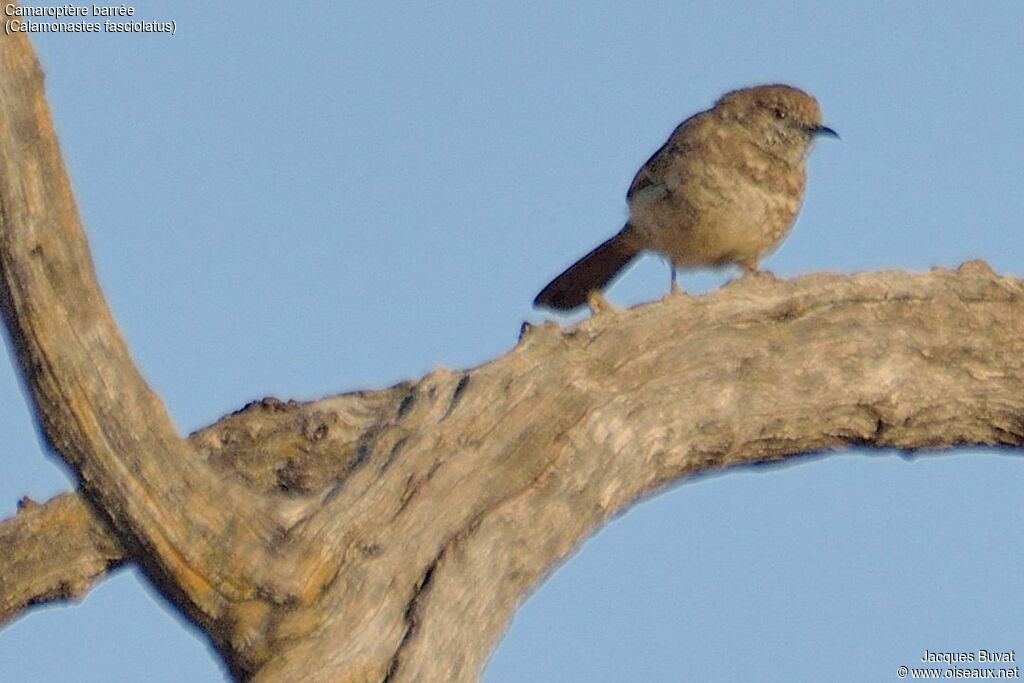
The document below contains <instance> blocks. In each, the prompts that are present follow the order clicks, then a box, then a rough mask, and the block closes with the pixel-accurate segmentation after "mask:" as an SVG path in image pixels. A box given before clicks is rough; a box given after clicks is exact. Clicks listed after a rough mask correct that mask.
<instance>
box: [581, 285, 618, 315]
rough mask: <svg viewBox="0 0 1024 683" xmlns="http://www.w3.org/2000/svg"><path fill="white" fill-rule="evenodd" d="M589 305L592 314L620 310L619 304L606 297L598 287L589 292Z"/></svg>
mask: <svg viewBox="0 0 1024 683" xmlns="http://www.w3.org/2000/svg"><path fill="white" fill-rule="evenodd" d="M587 305H588V306H590V313H591V315H599V314H601V313H606V312H608V311H617V310H619V309H618V307H617V306H615V305H614V304H613V303H612V302H610V301H608V299H606V298H605V297H604V294H602V293H601V292H599V291H598V290H596V289H595V290H593V291H592V292H590V293H589V294H587Z"/></svg>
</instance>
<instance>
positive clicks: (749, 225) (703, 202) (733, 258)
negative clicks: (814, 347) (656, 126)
mask: <svg viewBox="0 0 1024 683" xmlns="http://www.w3.org/2000/svg"><path fill="white" fill-rule="evenodd" d="M714 142H716V143H718V144H711V145H708V146H707V147H706V148H705V149H703V150H692V149H691V150H690V152H698V151H700V152H702V153H699V154H696V153H688V154H686V155H680V159H678V160H677V162H678V163H674V164H670V165H667V166H666V168H665V170H664V171H663V173H662V177H661V178H660V179H659V182H658V187H656V188H651V189H650V191H647V192H643V193H638V194H637V195H635V196H634V197H633V199H632V201H631V202H630V222H631V223H632V224H633V227H634V230H636V232H637V233H638V234H639V235H640V236H641V237H642V239H643V240H644V243H645V244H646V245H647V248H649V249H651V250H654V251H658V252H661V253H662V254H664V255H666V256H667V257H669V258H671V259H672V260H673V261H675V263H676V264H677V265H679V266H683V267H686V266H718V265H725V264H728V263H737V262H756V261H757V260H758V259H759V258H761V256H762V255H764V254H765V253H766V252H768V251H770V250H771V249H773V248H774V247H775V246H777V245H778V243H779V242H780V241H781V240H782V239H783V237H785V235H786V233H788V232H789V229H790V228H791V227H792V225H793V221H794V220H795V219H796V215H797V213H798V212H799V210H800V204H801V202H802V200H803V191H804V182H805V175H804V169H803V167H802V166H800V167H793V166H790V165H788V164H785V163H782V162H781V161H779V160H777V159H775V158H773V157H771V156H769V155H767V154H765V153H764V152H762V151H761V150H759V149H757V148H753V149H750V148H746V147H744V146H742V145H731V146H730V145H725V144H722V143H730V142H735V141H730V140H715V141H714Z"/></svg>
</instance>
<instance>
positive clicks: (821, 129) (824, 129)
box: [808, 126, 842, 140]
mask: <svg viewBox="0 0 1024 683" xmlns="http://www.w3.org/2000/svg"><path fill="white" fill-rule="evenodd" d="M808 132H810V134H811V135H827V136H828V137H830V138H836V139H837V140H841V139H842V138H840V137H839V133H837V132H835V131H834V130H832V129H831V128H829V127H828V126H811V127H810V128H808Z"/></svg>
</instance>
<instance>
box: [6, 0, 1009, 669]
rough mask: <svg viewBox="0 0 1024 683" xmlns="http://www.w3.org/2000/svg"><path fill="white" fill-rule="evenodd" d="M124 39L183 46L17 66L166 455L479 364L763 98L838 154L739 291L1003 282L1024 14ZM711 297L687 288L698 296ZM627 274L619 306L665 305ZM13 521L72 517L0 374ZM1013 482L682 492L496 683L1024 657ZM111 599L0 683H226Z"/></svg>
mask: <svg viewBox="0 0 1024 683" xmlns="http://www.w3.org/2000/svg"><path fill="white" fill-rule="evenodd" d="M636 5H637V3H625V2H623V3H607V2H589V3H522V2H517V3H512V2H508V3H470V2H461V3H451V2H448V3H429V4H428V3H416V4H415V5H414V4H413V3H404V4H399V3H354V2H334V3H328V2H310V3H299V4H298V5H293V6H288V7H287V9H286V10H282V9H281V5H280V4H279V3H273V4H271V3H261V2H244V3H243V2H235V1H233V0H232V1H228V0H224V1H222V2H218V3H194V4H193V5H188V6H187V5H186V4H185V3H158V2H139V3H137V4H135V5H134V6H135V8H136V18H137V19H146V20H161V21H163V20H171V19H173V20H174V21H176V23H177V33H176V35H173V36H168V35H163V34H154V35H116V36H103V35H88V36H81V35H80V36H71V35H49V36H43V35H40V36H37V37H35V38H34V41H33V42H34V44H35V45H36V48H37V50H38V51H39V54H40V58H41V60H42V63H43V66H44V69H45V71H46V84H47V91H48V95H49V100H50V104H51V107H52V110H53V114H54V118H55V120H56V124H57V127H58V132H59V134H60V138H61V143H62V147H63V150H64V155H65V159H66V161H67V165H68V169H69V172H70V174H71V178H72V183H73V186H74V188H75V191H76V196H77V199H78V202H79V206H80V209H81V212H82V216H83V220H84V222H85V225H86V230H87V232H88V235H89V239H90V243H91V245H92V249H93V256H94V259H95V263H96V267H97V269H98V272H99V276H100V280H101V282H102V284H103V287H104V290H105V293H106V296H107V298H108V301H109V302H110V305H111V307H112V309H113V311H114V314H115V316H116V318H117V319H118V321H119V323H120V325H121V327H122V330H123V331H124V334H125V336H126V337H127V339H128V341H129V344H130V345H131V348H132V350H133V353H134V355H135V358H136V360H137V362H138V364H139V366H140V367H141V369H142V370H143V372H144V373H145V375H146V377H147V378H148V380H149V381H150V382H151V384H152V385H153V386H154V388H155V389H156V390H157V391H158V392H159V393H160V394H161V395H162V396H163V398H164V400H165V402H166V403H167V406H168V408H169V410H170V412H171V414H172V415H173V417H174V419H175V420H176V422H177V424H178V426H179V428H180V429H181V431H182V432H183V433H187V432H190V431H192V430H194V429H196V428H198V427H201V426H203V425H205V424H208V423H209V422H212V421H213V420H215V419H216V418H218V417H219V416H221V415H222V414H224V413H226V412H229V411H232V410H234V409H237V408H238V407H240V406H242V405H243V404H245V403H246V402H248V401H250V400H252V399H255V398H259V397H262V396H266V395H274V396H278V397H281V398H296V399H313V398H317V397H320V396H324V395H328V394H333V393H339V392H344V391H351V390H356V389H366V388H375V387H384V386H388V385H390V384H393V383H395V382H397V381H401V380H404V379H409V378H415V377H418V376H420V375H422V374H423V373H425V372H428V371H430V370H431V369H433V368H436V367H439V366H444V367H449V368H462V367H468V366H472V365H475V364H479V363H482V362H485V361H487V360H488V359H492V358H494V357H496V356H499V355H501V354H502V353H504V352H505V351H506V350H508V349H509V348H510V347H511V346H512V345H513V344H514V343H515V340H516V337H517V335H518V332H519V327H520V323H521V322H522V321H523V320H531V321H538V320H542V319H544V318H545V315H544V314H542V313H540V312H537V311H533V310H532V309H531V308H530V302H531V300H532V299H533V296H534V295H535V294H536V293H537V291H538V290H539V289H540V288H541V287H542V286H543V285H544V284H545V283H546V282H547V281H548V280H549V279H550V278H551V277H552V276H554V275H555V274H557V273H558V272H559V271H560V270H561V269H562V268H563V267H565V266H566V265H568V264H569V263H570V262H571V261H573V260H574V259H575V258H577V257H579V256H581V255H582V254H583V253H585V252H586V251H587V250H589V249H590V248H591V247H593V246H594V245H596V244H597V243H598V242H599V241H600V240H602V239H604V238H605V237H607V236H609V235H611V234H612V233H613V232H614V231H615V230H617V229H618V228H619V227H620V225H621V223H622V221H623V219H624V217H625V203H624V195H625V191H626V188H627V187H628V185H629V182H630V180H631V179H632V176H633V174H634V172H635V171H636V169H637V168H638V166H639V165H640V164H641V163H643V161H644V160H646V159H647V157H648V156H649V155H650V154H651V153H652V152H653V151H654V150H655V149H657V148H658V147H659V146H660V145H661V143H662V142H663V140H664V138H665V137H666V136H667V135H668V134H669V132H671V130H672V128H673V127H674V126H675V125H676V124H677V123H678V122H679V121H680V120H681V119H683V118H684V117H686V116H688V115H689V114H692V113H693V112H695V111H697V110H699V109H703V108H705V107H707V106H709V105H710V104H711V103H712V102H713V101H714V100H715V99H716V98H717V97H718V96H719V95H720V94H721V93H722V92H724V91H726V90H729V89H732V88H735V87H739V86H743V85H751V84H757V83H764V82H779V81H781V82H787V83H791V84H794V85H797V86H800V87H802V88H804V89H806V90H808V91H809V92H811V93H813V94H814V95H816V96H817V97H818V99H819V101H820V102H821V106H822V109H823V111H824V113H825V119H826V121H827V122H828V123H829V125H831V126H832V127H834V128H836V129H837V130H838V131H839V132H840V133H841V134H842V136H843V139H842V141H832V140H823V141H822V142H820V143H819V144H818V145H817V147H816V149H815V150H814V153H813V154H812V157H811V160H810V164H809V176H810V180H809V187H808V195H807V200H806V202H805V205H804V209H803V211H802V214H801V216H800V219H799V221H798V223H797V226H796V228H795V230H794V231H793V233H792V234H791V235H790V236H789V238H788V239H787V241H786V242H785V243H784V244H783V246H782V247H781V249H780V250H779V251H778V252H777V253H776V254H775V255H773V256H772V257H771V258H770V259H768V260H767V261H766V262H765V263H764V264H763V265H764V267H766V268H768V269H770V270H772V271H773V272H775V273H776V274H777V275H779V276H782V277H788V276H793V275H797V274H800V273H805V272H812V271H837V272H851V271H858V270H877V269H885V268H906V269H911V270H917V271H922V270H927V269H928V268H930V267H932V266H936V265H941V266H946V267H954V266H956V265H958V264H959V263H960V262H962V261H964V260H966V259H969V258H976V257H980V258H984V259H986V260H987V261H988V262H989V263H990V264H992V266H993V267H994V268H995V269H996V270H997V271H999V272H1002V273H1006V274H1012V275H1016V276H1018V277H1019V276H1021V275H1022V268H1021V263H1020V258H1021V254H1024V230H1022V227H1021V226H1024V191H1022V173H1021V170H1020V169H1021V168H1022V165H1024V125H1022V123H1021V117H1022V112H1024V79H1022V78H1021V72H1022V70H1024V52H1022V50H1021V49H1020V35H1021V27H1022V26H1024V5H1022V4H1020V3H1017V2H1002V3H1000V2H985V3H971V4H968V3H946V4H943V5H939V4H936V3H925V2H901V3H889V2H866V3H844V4H843V5H840V4H839V3H819V2H808V3H785V4H784V3H750V2H744V3H730V2H723V3H707V2H701V3H686V2H647V3H643V4H642V6H641V7H639V8H638V7H637V6H636ZM734 274H735V273H732V272H729V271H725V272H717V273H698V274H688V275H684V276H683V280H682V284H683V286H684V287H686V288H687V289H690V290H694V291H703V290H707V289H710V288H715V287H718V286H719V285H721V284H722V283H723V282H724V281H726V280H727V279H728V278H729V277H732V276H733V275H734ZM666 285H667V269H666V267H665V266H664V264H663V263H661V262H660V261H659V260H658V259H656V258H647V259H645V260H644V261H642V262H641V263H640V264H638V265H637V266H636V267H634V269H633V270H632V271H631V272H630V273H629V274H628V275H627V276H626V277H625V278H623V280H622V281H621V282H620V283H619V284H618V285H617V286H616V287H615V288H614V289H613V290H612V292H611V295H610V298H611V299H612V300H613V301H615V302H617V303H619V304H623V305H628V304H632V303H636V302H640V301H645V300H650V299H653V298H656V297H658V296H660V295H661V294H662V293H663V292H664V289H665V287H666ZM0 431H2V433H3V434H4V440H3V448H2V449H0V471H2V472H3V473H4V474H3V477H0V511H2V514H3V516H9V515H11V514H13V512H14V509H15V503H16V501H17V499H18V497H20V496H22V495H31V496H32V497H34V498H36V499H38V500H42V499H46V498H48V497H50V496H52V495H54V494H55V493H57V492H59V491H62V490H66V489H67V488H69V487H70V486H71V485H72V484H71V482H70V481H69V479H68V476H67V473H66V471H65V470H64V469H63V467H62V466H61V465H60V464H59V463H58V462H57V461H56V459H55V458H54V457H53V456H51V455H49V454H46V453H44V452H43V451H42V450H41V447H40V445H39V441H38V437H37V433H36V429H35V426H34V422H33V418H32V416H31V415H30V414H29V412H28V408H27V406H26V403H25V400H24V398H23V395H22V393H21V389H20V386H19V384H18V380H17V376H16V375H15V373H14V371H13V368H12V366H11V364H10V363H0ZM1022 487H1024V464H1022V462H1021V460H1020V458H1019V457H1018V456H1016V455H1013V454H1007V453H999V452H996V451H993V450H982V449H964V450H962V451H957V452H956V453H942V454H921V455H920V456H917V457H914V458H910V459H907V458H903V457H899V456H897V455H895V454H893V453H890V452H886V451H871V452H864V451H855V452H846V453H835V454H829V455H827V456H824V457H818V458H810V459H800V460H798V461H796V462H795V463H794V464H792V465H784V466H780V467H761V468H752V469H741V470H732V471H729V472H726V473H724V474H720V475H717V476H711V477H704V478H701V479H698V480H696V481H691V482H685V483H683V484H682V485H679V486H676V487H673V488H672V489H671V490H669V491H667V492H664V493H662V494H661V495H660V496H657V497H655V498H652V499H650V500H648V501H646V502H644V503H642V504H640V505H638V506H637V507H635V508H633V509H632V510H631V511H629V512H628V513H626V514H625V515H623V516H622V517H620V518H618V519H616V520H615V521H613V522H612V523H611V524H610V525H609V526H608V527H606V528H605V529H604V530H603V531H601V532H600V533H598V534H597V535H596V536H595V537H593V538H592V539H591V540H590V541H589V542H587V543H586V544H585V545H584V546H583V548H582V550H581V551H580V552H579V553H578V554H576V555H575V556H573V557H572V558H570V559H569V560H568V561H567V562H566V563H565V565H564V566H563V567H561V568H560V569H559V570H558V571H557V572H555V573H554V574H553V576H552V577H551V578H550V579H549V580H548V581H547V582H546V583H544V584H543V585H542V586H541V587H539V589H538V590H537V591H536V593H534V594H533V595H532V596H531V597H530V598H529V599H528V601H527V602H526V603H525V605H524V606H523V608H522V609H521V610H520V611H519V612H518V613H517V616H516V618H515V621H514V622H513V624H512V626H511V628H510V630H509V632H508V634H507V635H506V637H505V639H504V640H503V641H502V643H501V644H500V646H499V647H498V649H497V651H496V653H495V655H494V657H493V658H492V660H491V662H490V664H489V666H488V669H487V671H486V672H485V676H484V680H485V681H487V683H505V682H511V681H526V680H531V681H570V682H575V681H588V682H592V681H623V680H664V681H676V680H700V681H749V680H757V681H812V680H832V681H839V682H841V683H843V682H846V681H850V682H852V681H858V682H860V681H868V680H871V681H876V680H877V681H888V680H898V678H897V676H896V669H897V667H898V666H900V665H904V664H905V665H908V666H913V665H914V663H915V662H916V661H918V660H919V658H920V656H921V653H922V652H923V651H924V650H925V649H929V650H933V651H942V650H953V651H972V650H974V651H976V650H978V649H981V648H985V649H988V650H1009V649H1016V650H1018V651H1022V652H1024V615H1022V612H1021V610H1020V602H1019V601H1020V595H1021V592H1022V589H1024V583H1022V579H1021V578H1020V576H1021V574H1020V571H1019V569H1020V567H1021V566H1022V565H1024V548H1022V543H1021V534H1020V529H1021V527H1022V521H1024V520H1022V515H1021V512H1020V504H1019V500H1020V491H1021V489H1022ZM223 676H224V674H223V672H222V670H221V668H220V666H219V664H218V663H217V662H216V661H215V660H214V658H213V657H212V656H211V654H210V653H209V651H208V650H207V648H206V645H205V643H204V641H203V640H202V639H201V638H199V637H197V636H196V635H195V634H194V633H192V632H191V631H190V630H189V629H188V628H187V627H184V626H182V624H181V622H179V620H178V619H177V617H176V616H175V615H174V614H173V613H172V612H170V611H169V610H168V609H167V608H166V607H165V606H164V605H163V604H162V602H161V601H160V599H159V598H157V597H155V596H154V594H153V593H152V591H151V590H150V589H149V588H148V587H146V586H145V585H144V581H143V580H141V579H140V578H139V577H138V576H137V575H136V574H135V573H134V572H131V571H124V572H121V573H119V574H117V575H116V576H114V577H111V578H110V579H108V580H106V581H104V582H102V583H101V584H100V585H99V586H97V587H96V588H95V589H94V590H93V591H92V592H90V593H89V594H88V595H87V597H86V598H85V600H84V601H83V602H81V603H80V604H77V605H74V606H60V607H47V608H42V609H38V610H34V611H32V612H31V613H29V614H27V615H25V616H23V617H22V618H20V619H19V620H18V621H17V622H15V623H14V624H13V625H10V626H8V627H7V628H6V629H4V630H3V631H2V632H0V679H2V680H18V681H22V680H25V681H66V680H75V681H135V680H142V679H143V678H144V679H145V680H149V681H182V680H189V681H219V680H223Z"/></svg>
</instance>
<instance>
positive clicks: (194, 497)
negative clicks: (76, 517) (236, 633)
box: [0, 33, 308, 638]
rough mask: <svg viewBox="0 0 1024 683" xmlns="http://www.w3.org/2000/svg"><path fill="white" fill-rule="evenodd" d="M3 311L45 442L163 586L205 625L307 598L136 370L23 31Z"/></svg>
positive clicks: (13, 94) (1, 158) (268, 525)
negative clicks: (240, 609) (242, 606)
mask: <svg viewBox="0 0 1024 683" xmlns="http://www.w3.org/2000/svg"><path fill="white" fill-rule="evenodd" d="M0 308H2V311H3V316H4V320H5V323H6V325H7V327H8V329H9V331H10V334H11V338H12V340H13V343H14V347H15V350H16V353H17V357H18V360H19V362H20V365H21V370H22V373H23V375H24V377H25V379H26V383H27V385H28V387H29V389H30V392H31V395H32V398H33V401H34V406H35V409H36V413H37V415H38V416H39V420H40V423H41V425H42V429H43V432H44V434H45V436H46V439H47V441H48V442H49V444H50V445H51V446H52V447H53V449H54V450H55V451H56V452H57V453H58V454H60V455H61V457H63V458H64V459H65V460H66V461H67V462H68V463H69V464H70V465H71V466H72V467H73V468H74V469H75V471H76V472H77V474H78V476H79V479H80V481H81V484H82V489H83V491H84V493H85V494H86V495H87V496H89V497H90V498H91V499H92V500H93V501H94V502H95V504H96V507H97V509H100V510H102V511H103V513H104V514H105V515H106V516H107V517H108V518H109V520H110V522H111V523H112V524H113V528H114V529H116V530H117V533H118V535H119V538H120V540H121V542H122V544H123V545H124V546H125V547H126V548H127V549H129V551H130V552H131V554H132V555H133V556H134V557H135V558H136V559H138V560H139V561H140V562H141V563H142V564H143V566H144V568H146V570H147V571H148V572H149V574H150V576H151V577H152V578H153V579H154V580H156V581H157V583H158V584H160V585H161V586H162V588H163V590H164V592H165V594H167V595H168V596H169V597H171V598H172V599H173V600H175V601H176V602H178V604H179V605H181V606H182V608H183V609H185V611H186V613H188V614H189V615H191V616H192V617H193V618H194V619H196V620H197V621H198V622H199V623H201V624H205V625H206V626H207V627H209V626H211V625H212V624H214V623H217V622H219V621H221V620H223V619H227V620H229V621H231V620H234V619H235V617H234V616H232V615H231V614H229V607H230V605H231V604H233V603H237V602H239V601H251V600H254V599H257V596H260V597H259V599H270V600H271V601H282V602H283V601H292V600H296V599H298V600H300V601H301V600H302V599H304V598H303V596H296V595H294V593H293V592H292V591H291V590H290V589H289V588H288V587H287V584H288V581H289V577H288V573H287V572H286V571H282V570H281V568H280V567H279V566H278V565H277V564H276V560H275V557H276V556H275V555H274V553H273V552H272V551H271V550H270V548H271V546H272V545H273V543H274V542H275V541H276V540H277V538H278V537H279V535H280V533H281V530H282V524H281V523H280V521H279V520H278V517H276V516H275V514H274V507H273V506H272V501H271V500H270V499H266V498H259V497H255V496H252V495H251V494H250V493H249V492H247V491H246V490H245V489H244V488H243V487H242V486H241V485H240V484H238V483H237V482H233V481H224V480H223V479H222V478H221V477H219V476H217V475H216V473H214V472H212V471H211V470H210V468H209V467H207V466H206V465H205V463H203V462H202V461H201V459H200V458H198V457H197V455H196V453H195V452H194V450H193V449H192V448H191V447H190V446H189V445H188V443H187V442H185V441H184V440H183V439H181V438H179V436H178V435H177V434H176V433H175V429H174V427H173V425H172V423H171V420H170V419H169V417H168V415H167V413H166V411H165V409H164V407H163V405H162V403H161V402H160V399H159V398H158V397H157V396H156V395H155V394H154V393H153V391H152V390H150V388H149V387H148V386H147V385H146V383H145V381H144V380H143V378H142V377H141V375H140V374H139V372H138V371H137V369H136V368H135V366H134V364H133V362H132V359H131V356H130V354H129V353H128V350H127V348H126V346H125V343H124V340H123V339H122V337H121V335H120V332H119V330H118V329H117V326H116V324H115V323H114V321H113V319H112V317H111V315H110V311H109V310H108V308H107V306H106V303H105V302H104V299H103V296H102V293H101V292H100V290H99V286H98V284H97V282H96V277H95V273H94V270H93V266H92V262H91V257H90V254H89V251H88V246H87V244H86V240H85V236H84V234H83V232H82V229H81V225H80V222H79V217H78V213H77V209H76V207H75V203H74V199H73V197H72V193H71V188H70V185H69V183H68V179H67V176H66V173H65V169H64V166H63V162H62V160H61V157H60V150H59V147H58V144H57V140H56V136H55V134H54V132H53V126H52V123H51V121H50V116H49V111H48V108H47V105H46V102H45V99H44V94H43V89H42V77H41V73H40V70H39V66H38V64H37V62H36V59H35V56H34V54H33V53H32V50H31V47H30V46H29V43H28V41H27V39H26V38H25V36H24V35H23V34H20V33H19V34H15V35H3V36H0ZM307 597H308V596H307ZM215 638H216V637H215Z"/></svg>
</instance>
